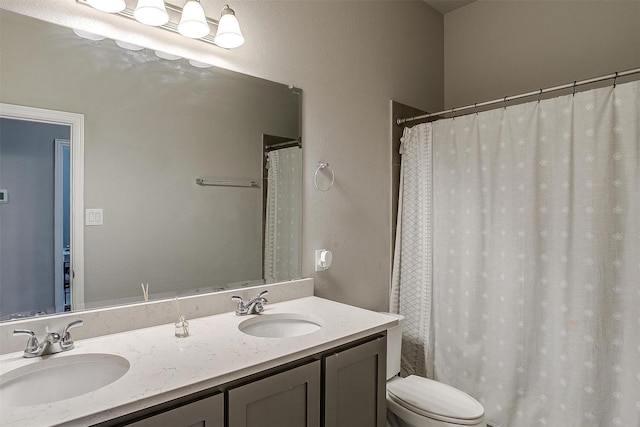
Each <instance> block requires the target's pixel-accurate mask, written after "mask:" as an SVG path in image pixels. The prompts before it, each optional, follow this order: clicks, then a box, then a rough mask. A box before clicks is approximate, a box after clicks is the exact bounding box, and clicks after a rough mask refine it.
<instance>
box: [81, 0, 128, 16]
mask: <svg viewBox="0 0 640 427" xmlns="http://www.w3.org/2000/svg"><path fill="white" fill-rule="evenodd" d="M87 3H89V6H91V7H93V8H94V9H98V10H101V11H103V12H108V13H118V12H122V11H123V10H125V9H126V7H127V4H126V3H125V1H124V0H87Z"/></svg>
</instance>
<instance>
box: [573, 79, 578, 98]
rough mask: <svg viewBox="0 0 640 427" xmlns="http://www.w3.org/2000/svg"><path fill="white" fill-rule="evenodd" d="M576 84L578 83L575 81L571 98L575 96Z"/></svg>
mask: <svg viewBox="0 0 640 427" xmlns="http://www.w3.org/2000/svg"><path fill="white" fill-rule="evenodd" d="M576 83H578V81H577V80H574V81H573V96H576Z"/></svg>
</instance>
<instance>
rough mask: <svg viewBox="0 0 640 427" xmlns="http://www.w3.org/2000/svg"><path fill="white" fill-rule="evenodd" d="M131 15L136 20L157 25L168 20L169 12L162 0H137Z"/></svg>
mask: <svg viewBox="0 0 640 427" xmlns="http://www.w3.org/2000/svg"><path fill="white" fill-rule="evenodd" d="M133 16H134V18H136V20H137V21H138V22H141V23H143V24H146V25H151V26H153V27H159V26H161V25H164V24H166V23H167V22H169V14H168V13H167V9H166V7H165V6H164V1H163V0H138V5H137V6H136V10H134V11H133Z"/></svg>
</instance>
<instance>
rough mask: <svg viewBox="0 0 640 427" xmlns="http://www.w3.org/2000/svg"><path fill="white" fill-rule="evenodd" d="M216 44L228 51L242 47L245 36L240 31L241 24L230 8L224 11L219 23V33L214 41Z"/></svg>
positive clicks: (227, 7) (226, 7) (225, 8)
mask: <svg viewBox="0 0 640 427" xmlns="http://www.w3.org/2000/svg"><path fill="white" fill-rule="evenodd" d="M214 42H215V44H217V45H218V46H220V47H223V48H226V49H233V48H236V47H239V46H242V44H243V43H244V36H243V35H242V32H241V31H240V24H239V23H238V19H237V18H236V14H235V12H234V11H233V9H231V8H230V7H229V6H227V5H225V7H224V8H223V9H222V16H220V22H219V23H218V31H217V32H216V37H215V39H214Z"/></svg>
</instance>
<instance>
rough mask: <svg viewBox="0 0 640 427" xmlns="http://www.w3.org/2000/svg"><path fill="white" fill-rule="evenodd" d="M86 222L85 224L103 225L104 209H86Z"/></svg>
mask: <svg viewBox="0 0 640 427" xmlns="http://www.w3.org/2000/svg"><path fill="white" fill-rule="evenodd" d="M84 224H85V225H102V224H103V213H102V209H86V210H85V218H84Z"/></svg>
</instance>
